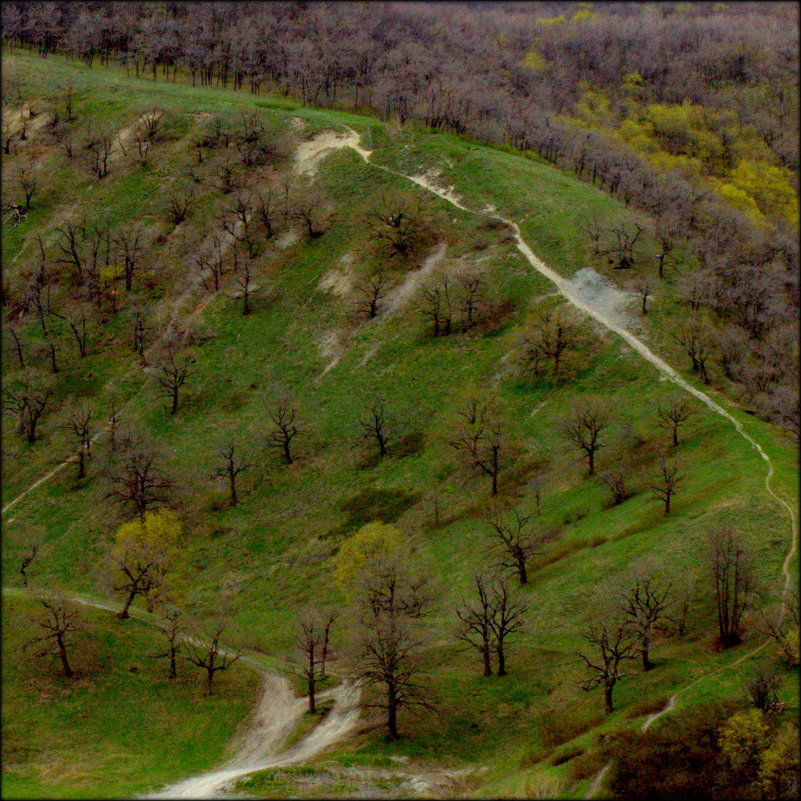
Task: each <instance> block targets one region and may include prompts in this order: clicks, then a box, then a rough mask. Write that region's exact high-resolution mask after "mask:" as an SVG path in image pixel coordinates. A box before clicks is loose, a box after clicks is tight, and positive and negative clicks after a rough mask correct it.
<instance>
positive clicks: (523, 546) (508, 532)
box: [486, 509, 541, 587]
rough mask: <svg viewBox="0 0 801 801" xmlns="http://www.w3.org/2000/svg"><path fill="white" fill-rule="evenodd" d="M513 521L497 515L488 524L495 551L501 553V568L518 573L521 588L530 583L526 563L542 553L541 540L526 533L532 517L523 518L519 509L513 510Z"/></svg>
mask: <svg viewBox="0 0 801 801" xmlns="http://www.w3.org/2000/svg"><path fill="white" fill-rule="evenodd" d="M512 515H513V519H504V517H503V515H501V514H496V515H495V516H494V517H493V518H491V519H490V520H487V521H486V522H487V523H488V524H489V526H490V528H491V529H492V533H491V537H492V541H493V547H494V550H495V551H497V552H498V553H499V557H500V559H499V567H504V568H511V569H512V570H515V571H517V575H518V577H519V578H520V586H521V587H524V586H525V585H526V584H527V583H528V573H527V571H526V562H527V561H528V559H529V558H530V557H532V556H533V555H534V554H536V553H539V551H540V547H541V544H540V540H539V539H538V538H536V537H534V536H532V535H531V534H529V533H527V532H526V527H527V526H528V524H529V523H530V522H531V520H532V518H531V515H528V516H526V517H523V516H521V515H520V512H518V511H517V509H513V510H512Z"/></svg>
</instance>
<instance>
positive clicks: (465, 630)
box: [456, 573, 495, 676]
mask: <svg viewBox="0 0 801 801" xmlns="http://www.w3.org/2000/svg"><path fill="white" fill-rule="evenodd" d="M473 581H474V582H475V585H476V592H477V593H478V599H477V600H476V599H475V598H474V599H473V601H472V602H470V601H465V600H463V601H462V603H461V606H459V607H457V609H456V615H457V617H458V618H459V621H460V626H459V629H458V631H457V633H456V636H457V638H458V639H460V640H462V642H466V643H467V644H468V645H470V646H472V647H473V648H477V649H478V650H479V651H480V652H481V659H482V662H483V666H484V675H485V676H491V675H492V664H491V662H490V647H491V645H492V626H491V625H490V622H491V621H492V616H493V614H494V612H495V610H494V607H493V603H492V599H491V596H490V589H489V584H490V579H489V578H488V577H487V576H486V575H483V574H481V573H477V574H476V575H475V576H474V577H473Z"/></svg>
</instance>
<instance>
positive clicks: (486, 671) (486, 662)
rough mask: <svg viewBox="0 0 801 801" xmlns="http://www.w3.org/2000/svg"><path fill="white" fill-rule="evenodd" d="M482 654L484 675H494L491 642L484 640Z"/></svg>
mask: <svg viewBox="0 0 801 801" xmlns="http://www.w3.org/2000/svg"><path fill="white" fill-rule="evenodd" d="M481 656H482V657H483V658H484V675H485V676H491V675H492V665H491V664H490V649H489V643H488V642H486V641H485V642H484V647H483V648H482V649H481Z"/></svg>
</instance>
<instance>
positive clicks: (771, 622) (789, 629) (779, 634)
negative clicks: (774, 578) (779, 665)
mask: <svg viewBox="0 0 801 801" xmlns="http://www.w3.org/2000/svg"><path fill="white" fill-rule="evenodd" d="M760 617H761V619H762V628H763V629H764V631H765V634H766V635H767V636H768V637H770V638H771V639H772V640H774V641H775V642H776V643H778V645H779V647H780V648H781V649H782V652H783V653H784V656H785V659H786V660H787V662H788V663H789V665H790V666H791V667H795V666H796V665H797V664H798V661H799V652H798V627H799V623H801V617H800V616H799V603H798V590H794V589H791V588H788V590H787V592H786V593H785V594H784V596H783V598H782V602H781V604H779V607H778V609H777V610H776V611H775V612H774V613H772V614H765V613H764V612H760Z"/></svg>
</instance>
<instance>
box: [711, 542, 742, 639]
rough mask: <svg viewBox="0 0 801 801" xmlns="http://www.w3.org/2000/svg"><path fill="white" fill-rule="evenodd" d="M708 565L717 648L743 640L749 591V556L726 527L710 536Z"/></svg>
mask: <svg viewBox="0 0 801 801" xmlns="http://www.w3.org/2000/svg"><path fill="white" fill-rule="evenodd" d="M707 566H708V570H709V573H710V575H711V578H712V581H713V584H714V588H715V609H716V612H717V620H718V637H717V639H716V640H715V644H716V646H718V647H719V648H730V647H731V646H733V645H737V644H738V643H740V642H741V641H742V636H741V635H742V618H743V613H744V612H745V610H746V608H747V607H748V602H749V597H748V596H749V593H750V591H751V584H752V581H751V568H750V557H749V554H748V553H747V552H746V550H745V546H744V545H743V544H742V542H741V541H740V539H739V538H738V537H736V536H735V535H734V532H733V531H732V530H731V528H729V527H727V526H723V527H718V528H716V529H714V530H713V531H712V532H711V534H710V535H709V540H708V550H707Z"/></svg>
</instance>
